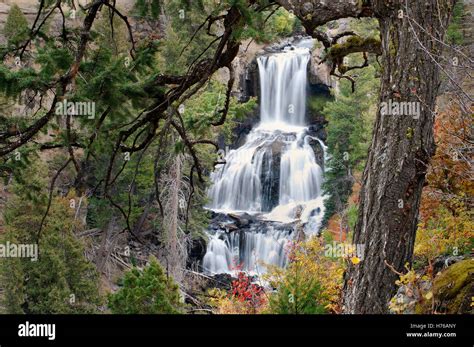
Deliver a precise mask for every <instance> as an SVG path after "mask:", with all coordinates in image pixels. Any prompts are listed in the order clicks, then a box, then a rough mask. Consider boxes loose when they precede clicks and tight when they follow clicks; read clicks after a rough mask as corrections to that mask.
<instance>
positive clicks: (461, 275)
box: [433, 259, 474, 313]
mask: <svg viewBox="0 0 474 347" xmlns="http://www.w3.org/2000/svg"><path fill="white" fill-rule="evenodd" d="M433 294H434V297H435V300H436V303H437V306H438V307H439V309H438V311H441V312H446V313H473V309H472V307H471V302H472V298H473V297H474V259H466V260H462V261H460V262H458V263H456V264H453V265H451V266H450V267H448V268H447V269H446V270H444V271H443V272H441V274H440V275H439V276H437V277H436V278H435V280H434V284H433Z"/></svg>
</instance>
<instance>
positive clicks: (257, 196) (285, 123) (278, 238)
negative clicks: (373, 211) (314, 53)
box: [202, 42, 325, 274]
mask: <svg viewBox="0 0 474 347" xmlns="http://www.w3.org/2000/svg"><path fill="white" fill-rule="evenodd" d="M305 44H306V45H307V44H308V43H307V42H305ZM305 44H301V45H296V46H291V47H288V48H287V49H285V50H283V51H282V52H280V53H274V54H270V55H265V56H261V57H259V58H258V67H259V77H260V89H261V96H260V123H259V124H258V126H256V127H255V128H254V129H252V130H251V132H250V133H249V134H248V135H247V138H246V142H245V144H244V145H243V146H241V147H240V148H237V149H235V150H231V151H229V153H227V154H226V156H225V164H221V165H219V166H217V167H216V169H215V171H214V172H213V173H212V174H211V181H212V185H211V187H210V188H209V191H208V196H209V199H210V204H209V205H208V206H207V208H209V209H210V210H212V211H214V212H215V213H217V214H219V216H220V219H219V222H218V223H213V225H212V227H210V228H209V229H208V230H207V233H208V236H209V242H208V245H207V251H206V254H205V256H204V259H203V264H202V266H203V269H204V271H205V272H206V273H209V274H218V273H231V274H232V273H235V272H236V271H246V272H248V273H250V274H262V273H265V272H266V264H270V265H276V266H280V267H285V266H286V263H287V255H288V254H287V253H288V250H289V246H290V243H291V241H292V240H293V239H294V238H295V234H296V232H295V228H296V226H297V225H303V226H304V232H305V234H312V233H316V232H318V230H319V227H320V224H321V221H322V217H323V214H324V196H322V191H321V184H322V179H323V171H322V168H321V167H320V165H318V163H317V161H316V157H315V152H314V149H313V146H314V144H315V143H316V145H319V146H321V147H322V149H323V150H324V149H325V146H324V144H323V143H322V141H320V140H319V139H317V138H315V137H314V136H311V135H310V134H309V127H308V126H307V125H306V124H305V114H306V88H307V65H308V61H309V59H310V51H309V49H308V48H307V47H305ZM240 218H242V220H243V221H244V222H243V223H242V222H241V220H240ZM236 220H237V221H238V223H237V225H238V227H237V228H236V225H235V224H236ZM242 225H243V227H242ZM235 229H238V230H235Z"/></svg>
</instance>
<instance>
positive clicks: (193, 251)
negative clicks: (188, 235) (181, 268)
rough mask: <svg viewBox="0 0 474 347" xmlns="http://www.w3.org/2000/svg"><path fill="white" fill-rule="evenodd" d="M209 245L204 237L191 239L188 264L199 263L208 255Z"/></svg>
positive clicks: (190, 265) (189, 265)
mask: <svg viewBox="0 0 474 347" xmlns="http://www.w3.org/2000/svg"><path fill="white" fill-rule="evenodd" d="M206 250H207V245H206V240H204V238H202V237H198V238H196V239H193V240H192V241H191V244H190V247H189V250H188V260H187V266H188V267H192V265H193V264H198V263H200V262H201V260H202V259H203V258H204V255H206Z"/></svg>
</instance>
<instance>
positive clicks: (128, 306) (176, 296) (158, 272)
mask: <svg viewBox="0 0 474 347" xmlns="http://www.w3.org/2000/svg"><path fill="white" fill-rule="evenodd" d="M122 285H123V286H122V288H120V290H119V291H118V292H117V293H115V294H111V295H110V296H109V307H110V309H111V310H112V312H113V313H121V314H170V313H171V314H173V313H180V312H181V309H182V306H183V304H182V303H181V301H180V293H179V287H178V286H177V284H176V283H175V282H174V280H173V279H172V278H171V277H168V276H167V275H166V274H165V272H164V270H163V268H162V267H161V265H160V264H159V263H158V261H157V260H156V258H154V257H152V258H151V259H150V264H149V265H147V266H146V267H145V268H144V269H143V270H140V269H138V268H133V269H132V270H130V271H128V272H127V273H126V274H125V276H124V278H123V281H122Z"/></svg>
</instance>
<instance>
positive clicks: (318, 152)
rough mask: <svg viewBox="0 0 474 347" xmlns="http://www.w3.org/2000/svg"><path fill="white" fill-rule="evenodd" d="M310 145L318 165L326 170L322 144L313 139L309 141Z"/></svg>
mask: <svg viewBox="0 0 474 347" xmlns="http://www.w3.org/2000/svg"><path fill="white" fill-rule="evenodd" d="M309 144H310V146H311V147H312V148H313V151H314V156H315V158H316V163H318V165H319V166H320V167H321V168H322V169H323V170H324V148H323V146H322V145H321V143H320V142H319V141H318V140H316V139H313V138H310V139H309Z"/></svg>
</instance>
